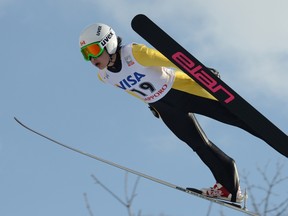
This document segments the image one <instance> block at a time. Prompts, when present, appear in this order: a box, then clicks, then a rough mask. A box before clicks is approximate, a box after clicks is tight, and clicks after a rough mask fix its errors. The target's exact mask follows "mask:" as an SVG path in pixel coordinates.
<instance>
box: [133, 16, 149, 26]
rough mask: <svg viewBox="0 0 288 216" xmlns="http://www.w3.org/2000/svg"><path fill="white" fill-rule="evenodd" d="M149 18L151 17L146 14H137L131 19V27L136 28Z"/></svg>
mask: <svg viewBox="0 0 288 216" xmlns="http://www.w3.org/2000/svg"><path fill="white" fill-rule="evenodd" d="M147 19H148V20H149V18H148V17H147V16H146V15H145V14H137V15H136V16H134V17H133V19H132V21H131V27H132V28H133V29H135V28H136V27H137V26H139V25H140V24H141V21H143V20H147Z"/></svg>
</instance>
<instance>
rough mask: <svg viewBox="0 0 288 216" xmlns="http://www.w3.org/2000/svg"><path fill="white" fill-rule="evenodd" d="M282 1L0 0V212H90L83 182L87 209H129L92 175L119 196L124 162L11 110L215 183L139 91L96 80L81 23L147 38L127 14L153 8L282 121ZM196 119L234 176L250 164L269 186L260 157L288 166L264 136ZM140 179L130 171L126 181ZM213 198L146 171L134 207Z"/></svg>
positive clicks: (174, 211) (252, 173) (169, 28)
mask: <svg viewBox="0 0 288 216" xmlns="http://www.w3.org/2000/svg"><path fill="white" fill-rule="evenodd" d="M164 2H165V3H164ZM287 7H288V2H287V1H284V0H277V4H276V3H275V1H273V2H272V1H265V2H263V1H261V0H254V1H248V0H243V1H235V0H229V1H228V0H218V1H208V0H204V1H203V0H201V1H200V0H192V1H191V0H179V1H157V0H156V1H139V2H138V1H131V0H123V1H122V0H114V1H111V0H107V1H98V0H93V1H92V0H71V1H66V0H58V1H51V0H41V1H37V0H21V1H20V0H9V1H8V0H1V1H0V26H1V33H0V38H1V40H0V45H1V50H0V57H1V64H0V73H1V79H0V82H1V85H0V97H1V101H2V103H1V107H0V119H1V121H0V191H1V192H0V215H5V216H15V215H35V216H36V215H37V216H38V215H41V216H46V215H47V216H48V215H49V216H51V215H75V216H76V215H82V216H83V215H89V213H88V211H87V209H86V207H85V203H84V197H83V193H87V195H88V198H89V201H90V205H91V209H92V211H93V212H94V215H123V216H124V215H127V212H126V209H125V208H124V207H123V206H122V205H121V204H119V203H118V202H117V201H116V200H114V199H113V198H112V197H111V196H110V195H109V194H107V192H105V191H104V190H103V189H102V188H101V187H100V186H99V185H96V184H95V183H94V181H93V179H92V178H91V176H90V175H91V174H94V175H96V176H97V177H98V178H99V179H100V180H101V181H102V182H103V183H105V184H106V186H108V187H109V188H111V189H112V190H113V191H114V192H115V193H116V194H117V195H119V196H120V197H123V198H125V193H124V176H125V173H124V172H123V171H121V170H118V169H116V168H113V167H110V166H107V165H105V164H102V163H100V162H97V161H93V160H91V159H89V158H86V157H84V156H81V155H79V154H76V153H74V152H71V151H69V150H66V149H63V148H61V147H59V146H57V145H54V144H53V143H51V142H49V141H48V140H45V139H43V138H41V137H38V136H36V135H34V134H32V133H30V132H28V131H27V130H25V129H23V128H22V127H20V126H19V125H18V124H17V123H16V122H15V121H14V119H13V117H14V116H16V117H18V118H19V119H20V120H22V121H23V122H25V123H26V124H28V125H29V126H31V127H32V128H35V129H37V130H38V131H40V132H43V133H44V134H46V135H48V136H51V137H52V138H54V139H56V140H58V141H61V142H63V143H65V144H68V145H71V146H73V147H76V148H79V149H82V150H84V151H86V152H90V153H91V154H95V155H97V156H99V157H102V158H105V159H107V160H111V161H114V162H116V163H119V164H121V165H124V166H127V167H129V168H132V169H136V170H138V171H140V172H143V173H146V174H149V175H152V176H155V177H157V178H160V179H164V180H166V181H168V182H171V183H173V184H178V185H180V186H183V187H186V186H187V187H188V186H192V187H199V188H201V187H208V186H212V185H213V184H214V179H213V178H212V175H211V174H210V172H209V171H208V169H207V168H206V167H205V166H204V165H203V164H202V162H201V161H200V159H199V158H198V157H197V156H196V154H194V152H193V151H192V150H190V149H189V148H188V147H187V146H186V145H185V144H184V143H182V142H181V141H179V140H177V139H176V137H175V136H174V135H173V134H172V133H171V132H170V131H169V130H168V129H167V128H166V127H165V126H164V124H163V123H162V122H161V121H160V120H158V119H156V118H154V117H153V116H152V114H151V113H150V111H149V110H148V108H147V106H146V105H145V104H143V102H141V101H138V100H137V99H135V98H133V97H131V96H130V95H128V94H125V93H124V92H121V91H119V90H118V89H116V88H113V87H111V86H108V85H104V84H102V83H101V82H100V81H99V80H98V78H97V75H96V72H97V69H96V68H94V67H93V66H91V65H90V64H89V63H87V62H85V61H84V60H83V59H82V56H81V54H80V52H79V47H78V37H79V34H80V32H81V31H82V29H83V28H84V27H85V26H87V25H89V24H91V23H94V22H103V23H106V24H108V25H110V26H112V27H113V28H114V30H115V31H116V33H117V34H118V35H120V36H122V37H123V42H124V43H130V42H139V43H146V42H145V41H144V40H143V39H141V38H140V37H139V36H138V35H137V34H136V33H135V32H134V31H133V30H132V29H131V27H130V22H131V19H132V18H133V17H134V16H135V15H136V14H138V13H144V14H146V15H148V16H149V17H150V18H151V19H153V20H154V21H155V22H156V23H158V24H159V25H160V26H161V27H162V28H163V29H164V30H165V31H166V32H167V33H169V34H170V35H171V36H172V37H173V38H175V39H176V40H177V41H178V42H179V43H180V44H182V45H183V46H184V47H185V48H186V49H187V50H189V51H190V52H191V53H193V54H194V55H195V56H197V57H198V59H199V60H201V61H202V62H203V63H204V64H206V65H207V66H212V67H215V68H217V69H218V70H219V71H220V72H221V76H222V79H223V80H224V81H225V82H226V83H227V84H228V85H229V86H231V87H232V88H234V89H235V90H236V91H237V92H238V93H239V94H240V95H242V96H243V97H244V98H245V99H247V100H248V101H249V102H250V103H252V104H253V105H254V106H255V107H256V108H257V109H258V110H259V111H260V112H262V113H263V114H264V115H265V116H267V117H268V118H269V119H270V120H271V121H272V122H274V123H275V124H276V125H277V126H278V127H280V128H281V129H282V130H283V131H286V132H287V122H288V114H287V110H288V102H287V97H288V86H287V84H286V81H287V80H288V73H287V71H288V61H287V60H288V51H287V50H288V43H287V38H288V23H287V20H288V17H287V16H288V15H287V11H286V9H287ZM199 119H200V122H201V125H202V126H203V128H204V130H205V131H206V133H207V135H208V136H209V137H210V139H211V140H213V141H214V143H215V144H217V145H218V146H219V147H220V148H221V149H223V150H224V151H225V152H226V153H227V154H228V155H230V156H231V157H233V158H234V159H235V160H236V162H237V165H238V168H239V172H240V178H241V176H243V175H244V174H245V173H249V181H250V182H251V184H255V185H259V186H265V182H264V179H263V178H261V176H260V175H259V174H258V173H257V168H258V167H259V168H263V169H264V167H265V166H266V164H267V163H270V164H269V166H268V169H267V172H268V174H269V175H271V176H272V175H273V173H274V171H275V164H276V163H277V162H279V163H281V164H283V165H284V168H283V175H284V176H285V174H286V173H288V164H287V159H286V158H284V157H283V156H281V155H280V154H279V153H277V152H276V151H274V150H273V149H272V148H271V147H269V146H268V145H266V144H265V143H264V142H263V141H261V140H259V139H257V138H255V137H253V136H251V135H250V134H247V133H246V132H244V131H241V130H240V129H237V128H232V127H230V126H227V125H223V124H220V123H218V122H216V121H213V120H211V119H208V118H204V117H200V118H199ZM135 179H136V177H135V176H134V175H129V183H130V184H129V185H130V186H131V188H132V186H133V181H134V180H135ZM241 186H242V188H245V184H242V185H241ZM285 186H287V181H286V182H285V183H284V184H282V185H279V187H278V188H276V191H277V192H278V193H277V194H278V195H277V196H275V197H273V199H272V201H274V202H275V203H277V200H281V199H282V200H283V199H284V198H286V197H287V193H288V191H287V187H285ZM131 188H130V189H131ZM256 193H257V191H256ZM256 195H257V196H258V195H259V198H260V197H261V193H259V194H256ZM209 205H210V203H208V202H207V201H203V200H200V199H198V198H194V197H190V196H188V195H186V194H183V193H181V192H178V191H175V190H172V189H170V188H166V187H164V186H162V185H159V184H156V183H153V182H150V181H148V180H145V179H142V178H141V180H140V182H139V186H138V190H137V197H136V198H135V200H134V204H133V210H134V211H135V212H138V210H141V212H142V215H145V216H148V215H149V216H150V215H155V216H156V215H161V214H163V215H166V216H167V215H169V216H174V215H177V216H186V215H187V216H188V215H191V213H192V212H193V213H195V215H206V214H207V209H208V207H209ZM248 205H249V200H248ZM248 207H249V206H248ZM221 211H222V212H223V213H224V214H225V215H232V214H233V215H242V214H238V213H237V212H235V211H231V210H229V209H225V208H221V207H219V206H217V205H213V214H212V215H220V212H221Z"/></svg>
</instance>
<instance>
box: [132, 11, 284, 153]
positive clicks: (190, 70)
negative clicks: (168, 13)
mask: <svg viewBox="0 0 288 216" xmlns="http://www.w3.org/2000/svg"><path fill="white" fill-rule="evenodd" d="M131 26H132V28H133V29H134V31H135V32H137V33H138V34H139V35H140V36H141V37H143V38H144V39H145V40H146V41H147V42H148V43H150V44H151V45H152V46H153V47H155V48H156V49H157V50H159V51H160V52H161V53H162V54H163V55H165V56H166V57H167V58H168V59H169V60H170V61H171V62H173V63H174V64H175V65H177V66H178V67H179V68H181V70H183V72H185V73H186V74H187V75H189V76H190V77H191V78H193V79H194V80H195V81H196V82H197V83H198V84H199V85H201V86H202V87H203V88H205V89H206V90H207V91H208V92H210V93H211V94H212V95H213V96H214V97H215V98H217V99H218V100H219V101H220V103H221V104H222V105H223V106H225V107H226V108H227V109H229V110H230V111H231V112H232V113H234V114H235V115H236V116H238V117H239V118H240V119H241V120H242V121H243V122H245V123H246V125H248V126H249V127H250V128H251V129H252V130H253V131H255V132H256V133H257V134H259V135H260V136H261V137H262V138H263V139H264V140H265V141H266V142H267V143H268V144H269V145H270V146H271V147H273V148H274V149H275V150H277V151H278V152H279V153H281V154H283V155H284V156H286V157H288V136H287V135H286V134H285V133H284V132H283V131H281V130H280V129H279V128H278V127H276V126H275V125H274V124H273V123H272V122H271V121H270V120H268V119H267V118H266V117H265V116H263V115H262V114H261V113H260V112H259V111H257V110H256V109H255V108H254V107H253V106H252V105H250V104H249V103H248V102H247V101H246V100H244V99H243V98H242V97H241V96H240V95H238V94H237V93H236V92H235V91H234V90H233V89H232V88H230V87H229V86H228V85H227V84H225V83H224V82H223V81H222V80H220V79H219V78H218V77H216V76H215V75H214V74H213V73H212V72H211V71H210V70H209V69H207V68H206V67H205V66H204V65H203V64H202V63H201V62H200V61H199V60H197V59H196V58H195V57H194V56H193V55H191V54H190V53H189V52H188V51H187V50H185V49H184V48H183V47H182V46H181V45H180V44H178V43H177V42H176V41H175V40H174V39H173V38H172V37H170V36H169V35H168V34H167V33H166V32H164V31H163V30H162V29H161V28H160V27H159V26H157V25H156V24H155V23H154V22H153V21H151V20H150V19H149V18H148V17H147V16H145V15H143V14H138V15H136V16H135V17H134V18H133V20H132V22H131Z"/></svg>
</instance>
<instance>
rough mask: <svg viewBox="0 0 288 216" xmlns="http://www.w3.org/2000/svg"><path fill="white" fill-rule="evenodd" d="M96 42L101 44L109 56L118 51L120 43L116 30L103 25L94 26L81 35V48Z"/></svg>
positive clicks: (96, 24) (87, 28)
mask: <svg viewBox="0 0 288 216" xmlns="http://www.w3.org/2000/svg"><path fill="white" fill-rule="evenodd" d="M95 42H100V43H101V46H102V47H103V48H104V47H105V48H106V51H107V52H108V53H109V54H114V53H115V52H116V50H117V46H118V41H117V36H116V34H115V32H114V30H113V29H112V28H111V27H110V26H108V25H105V24H103V23H95V24H92V25H90V26H88V27H86V28H85V29H84V30H83V31H82V33H81V34H80V38H79V43H80V48H82V47H83V46H86V45H89V44H91V43H95Z"/></svg>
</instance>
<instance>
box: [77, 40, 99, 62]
mask: <svg viewBox="0 0 288 216" xmlns="http://www.w3.org/2000/svg"><path fill="white" fill-rule="evenodd" d="M103 51H104V47H102V46H101V44H100V42H95V43H92V44H88V45H86V46H84V47H82V48H81V53H82V55H83V56H84V59H85V60H86V61H90V58H91V57H93V58H98V57H99V56H101V55H102V53H103Z"/></svg>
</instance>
